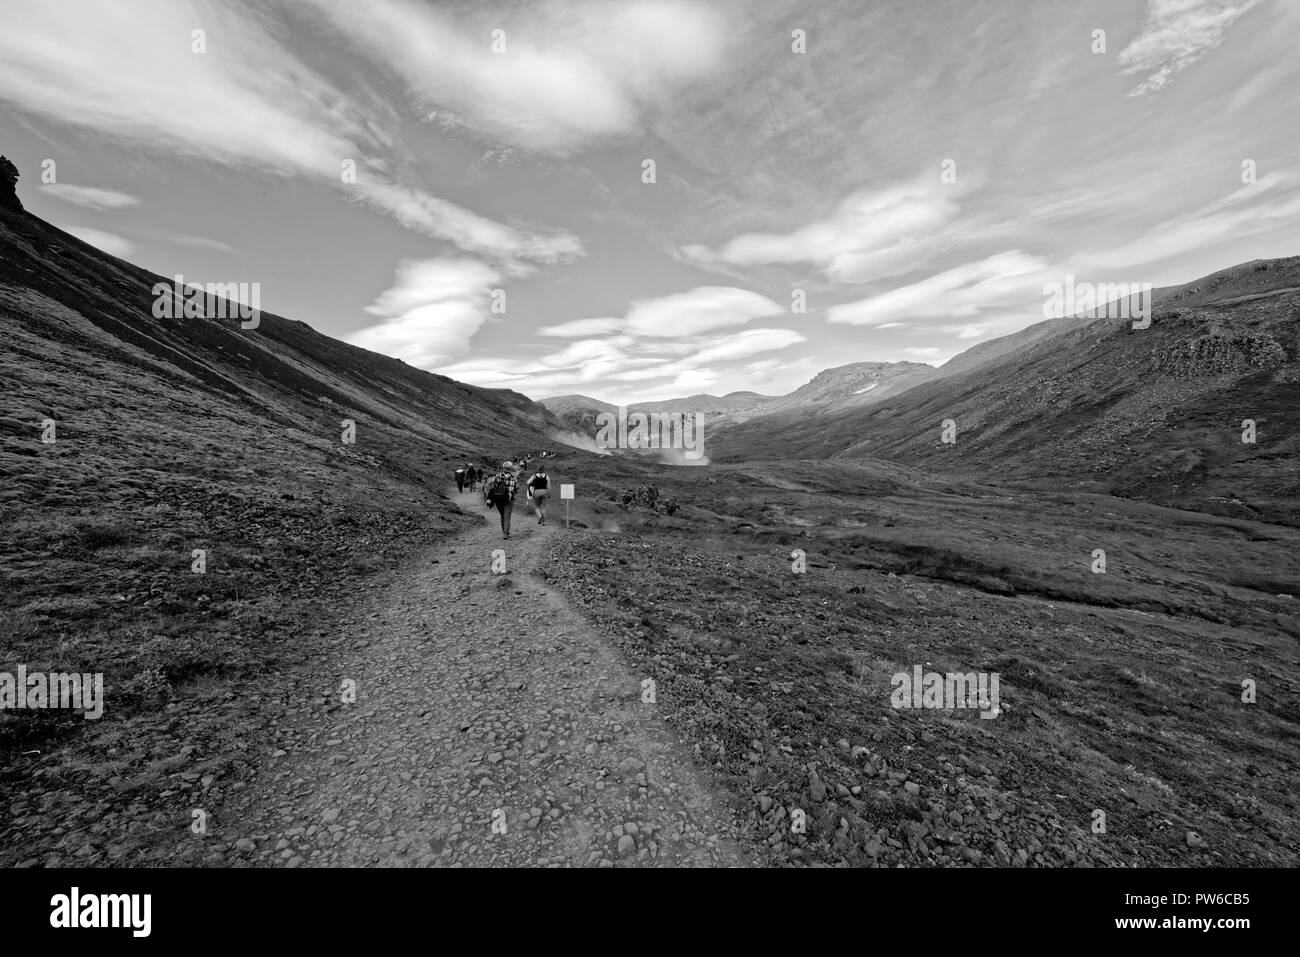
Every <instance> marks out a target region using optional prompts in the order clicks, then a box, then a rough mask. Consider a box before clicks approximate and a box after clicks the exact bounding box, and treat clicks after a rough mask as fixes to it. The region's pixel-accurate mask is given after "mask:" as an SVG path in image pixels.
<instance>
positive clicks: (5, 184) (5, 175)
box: [0, 156, 23, 210]
mask: <svg viewBox="0 0 1300 957" xmlns="http://www.w3.org/2000/svg"><path fill="white" fill-rule="evenodd" d="M22 208H23V204H22V203H21V202H20V201H19V199H18V167H17V166H15V165H14V164H13V163H11V162H9V158H8V157H6V156H0V209H18V210H21V209H22Z"/></svg>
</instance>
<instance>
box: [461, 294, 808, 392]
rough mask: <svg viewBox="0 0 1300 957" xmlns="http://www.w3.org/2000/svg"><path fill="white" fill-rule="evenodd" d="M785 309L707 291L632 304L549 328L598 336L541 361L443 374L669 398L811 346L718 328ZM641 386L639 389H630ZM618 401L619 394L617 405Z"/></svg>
mask: <svg viewBox="0 0 1300 957" xmlns="http://www.w3.org/2000/svg"><path fill="white" fill-rule="evenodd" d="M781 311H782V310H781V309H780V307H779V306H777V305H776V303H774V302H772V301H771V300H770V299H767V298H766V297H764V296H760V295H759V294H757V293H754V292H751V291H749V290H745V289H737V288H733V287H725V286H701V287H698V288H696V289H692V290H688V291H687V292H683V293H676V294H673V295H669V296H661V297H658V298H654V299H642V300H637V301H635V302H633V303H632V304H631V305H630V306H629V308H628V311H627V314H626V315H625V316H623V317H622V318H618V319H614V318H600V319H579V320H574V321H572V322H569V323H563V324H561V325H559V326H554V327H549V334H550V335H553V336H561V337H569V336H574V335H588V334H594V335H600V334H602V333H609V334H608V335H604V336H603V337H600V338H589V339H583V340H582V341H578V342H573V343H570V344H569V345H567V346H565V347H564V348H562V349H560V350H558V351H555V352H552V353H549V354H546V355H543V356H541V357H539V358H535V359H510V358H495V359H482V358H479V359H473V360H467V361H464V362H459V363H456V364H454V365H449V366H444V367H442V368H440V369H439V370H438V371H440V372H442V373H444V374H445V375H450V376H453V377H455V378H458V379H463V380H464V381H466V382H472V383H474V384H476V385H484V386H491V387H496V388H516V389H521V390H525V391H527V392H528V393H529V394H531V395H534V396H542V395H553V394H558V393H566V392H581V391H583V389H584V388H589V387H591V386H593V385H599V386H600V387H601V388H600V391H601V392H602V394H603V395H611V394H615V393H617V392H618V390H619V389H620V388H623V389H626V390H627V391H626V392H624V393H623V394H622V395H623V397H629V396H631V395H633V394H635V395H636V396H638V397H640V398H655V397H669V396H671V395H673V394H675V391H676V390H679V389H681V388H683V387H685V386H687V385H689V386H690V387H691V388H693V389H695V390H697V391H698V389H700V388H704V387H706V386H707V385H709V384H711V383H713V382H715V381H717V380H718V378H719V377H720V375H722V370H721V368H720V366H723V365H727V364H730V363H734V362H736V361H738V360H741V359H746V358H749V357H750V356H755V355H761V354H763V353H765V352H775V351H780V350H782V349H786V348H788V347H789V346H792V345H795V344H796V343H800V342H803V341H805V337H804V335H803V334H802V333H799V332H796V331H794V330H792V329H781V328H760V329H744V330H740V331H735V332H729V333H727V334H726V335H723V336H719V335H718V331H719V330H722V329H726V328H729V327H734V326H739V325H744V324H746V323H749V322H751V321H753V320H755V319H758V318H763V317H771V316H773V315H776V314H778V313H780V312H781ZM632 383H636V384H637V385H636V388H635V391H633V390H632V388H631V384H632ZM617 398H618V396H617V395H616V396H615V401H617Z"/></svg>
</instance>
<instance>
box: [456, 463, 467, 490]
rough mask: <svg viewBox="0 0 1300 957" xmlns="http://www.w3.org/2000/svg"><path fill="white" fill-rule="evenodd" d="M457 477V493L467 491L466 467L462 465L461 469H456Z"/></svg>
mask: <svg viewBox="0 0 1300 957" xmlns="http://www.w3.org/2000/svg"><path fill="white" fill-rule="evenodd" d="M455 475H456V491H457V492H463V491H465V466H463V465H462V466H461V467H460V468H458V469H456V472H455Z"/></svg>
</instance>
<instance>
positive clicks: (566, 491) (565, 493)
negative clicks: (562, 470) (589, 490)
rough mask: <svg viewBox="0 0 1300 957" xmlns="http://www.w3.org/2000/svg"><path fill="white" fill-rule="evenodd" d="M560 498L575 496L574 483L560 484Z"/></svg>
mask: <svg viewBox="0 0 1300 957" xmlns="http://www.w3.org/2000/svg"><path fill="white" fill-rule="evenodd" d="M560 498H573V486H572V485H561V486H560Z"/></svg>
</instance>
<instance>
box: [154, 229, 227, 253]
mask: <svg viewBox="0 0 1300 957" xmlns="http://www.w3.org/2000/svg"><path fill="white" fill-rule="evenodd" d="M163 239H165V240H166V241H167V242H169V243H175V244H176V245H177V246H189V247H190V248H192V249H211V250H213V251H214V252H219V253H238V250H236V249H235V248H234V247H233V246H230V245H228V244H227V243H223V242H222V241H221V240H219V239H211V238H209V237H207V236H191V235H190V234H189V233H168V234H167V235H165V236H163Z"/></svg>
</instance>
